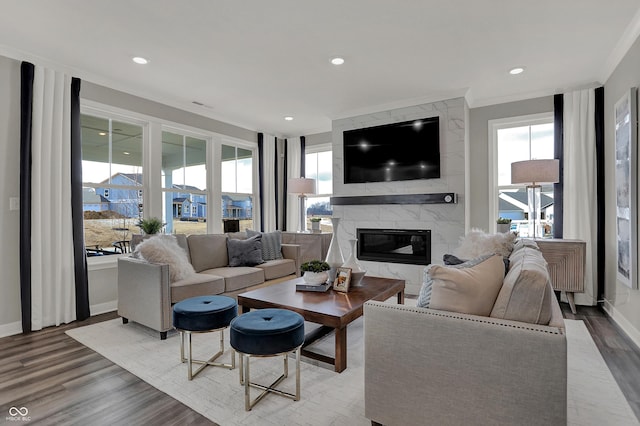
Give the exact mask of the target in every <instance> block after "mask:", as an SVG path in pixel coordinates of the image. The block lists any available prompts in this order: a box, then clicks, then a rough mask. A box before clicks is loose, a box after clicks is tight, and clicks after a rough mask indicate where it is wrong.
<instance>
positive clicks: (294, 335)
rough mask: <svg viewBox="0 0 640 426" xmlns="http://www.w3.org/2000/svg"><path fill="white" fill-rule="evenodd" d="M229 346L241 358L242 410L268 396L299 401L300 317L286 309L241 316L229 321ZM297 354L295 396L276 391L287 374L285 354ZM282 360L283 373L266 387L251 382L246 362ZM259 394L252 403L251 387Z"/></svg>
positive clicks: (302, 328) (301, 328)
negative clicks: (251, 360) (269, 359)
mask: <svg viewBox="0 0 640 426" xmlns="http://www.w3.org/2000/svg"><path fill="white" fill-rule="evenodd" d="M230 329H231V331H230V339H231V347H233V348H234V349H235V350H236V352H238V354H239V355H240V384H242V385H244V407H245V410H247V411H249V410H251V409H252V408H253V407H254V406H255V405H256V404H257V403H258V402H259V401H260V400H261V399H262V398H263V397H264V396H265V395H266V394H267V393H269V392H270V393H275V394H277V395H280V396H284V397H287V398H291V399H293V400H294V401H299V400H300V348H301V347H302V344H303V343H304V319H303V318H302V315H300V314H298V313H296V312H293V311H288V310H286V309H259V310H257V311H251V312H248V313H246V314H242V315H240V316H238V317H236V318H235V319H234V320H233V321H231V325H230ZM291 352H295V354H296V393H295V394H292V393H288V392H284V391H282V390H279V389H276V386H278V385H279V384H280V383H281V382H282V381H283V380H284V379H285V378H287V377H288V375H289V361H288V355H289V353H291ZM273 356H283V357H284V373H283V374H282V375H281V376H280V377H279V378H277V379H276V380H275V381H274V382H273V383H272V384H270V385H268V386H265V385H261V384H257V383H253V382H251V378H250V368H249V360H250V359H251V357H273ZM251 387H254V388H257V389H261V390H262V393H261V394H260V395H258V396H257V397H256V398H255V399H254V400H253V401H252V400H251V394H250V388H251Z"/></svg>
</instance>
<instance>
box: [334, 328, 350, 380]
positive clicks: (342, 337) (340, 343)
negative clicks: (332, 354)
mask: <svg viewBox="0 0 640 426" xmlns="http://www.w3.org/2000/svg"><path fill="white" fill-rule="evenodd" d="M335 330H336V358H335V371H336V372H338V373H342V372H343V371H344V370H345V369H346V368H347V327H344V328H336V329H335Z"/></svg>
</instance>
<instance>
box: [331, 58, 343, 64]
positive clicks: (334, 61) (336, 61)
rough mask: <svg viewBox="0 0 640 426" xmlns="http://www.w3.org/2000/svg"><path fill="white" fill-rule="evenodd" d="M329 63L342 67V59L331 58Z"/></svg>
mask: <svg viewBox="0 0 640 426" xmlns="http://www.w3.org/2000/svg"><path fill="white" fill-rule="evenodd" d="M331 63H332V64H333V65H342V64H344V59H342V58H333V59H332V60H331Z"/></svg>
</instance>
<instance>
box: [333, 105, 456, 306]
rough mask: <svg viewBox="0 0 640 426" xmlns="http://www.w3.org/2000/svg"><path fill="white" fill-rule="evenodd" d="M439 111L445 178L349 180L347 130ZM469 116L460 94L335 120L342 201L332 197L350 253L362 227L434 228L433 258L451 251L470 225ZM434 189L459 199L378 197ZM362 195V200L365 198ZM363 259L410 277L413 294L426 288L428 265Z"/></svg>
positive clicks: (370, 269)
mask: <svg viewBox="0 0 640 426" xmlns="http://www.w3.org/2000/svg"><path fill="white" fill-rule="evenodd" d="M433 116H438V117H439V118H440V158H441V163H440V170H441V177H440V178H439V179H425V180H415V181H401V182H376V183H358V184H344V183H343V176H344V174H343V139H342V133H343V132H344V131H345V130H352V129H357V128H364V127H370V126H377V125H383V124H389V123H395V122H402V121H408V120H415V119H419V118H425V117H433ZM467 116H468V108H467V105H466V102H465V100H464V98H456V99H450V100H445V101H439V102H433V103H427V104H421V105H416V106H412V107H406V108H398V109H393V110H389V111H382V112H378V113H373V114H366V115H361V116H357V117H349V118H343V119H339V120H334V121H333V123H332V139H333V147H332V148H333V197H334V198H335V199H336V200H339V201H338V202H337V203H334V202H332V205H333V215H334V216H335V217H339V218H340V224H339V226H338V242H339V244H340V247H341V249H342V252H343V255H344V257H345V259H346V258H347V257H348V256H349V254H350V250H351V249H350V246H349V242H348V240H350V239H356V238H357V231H356V230H357V229H358V228H383V229H430V230H431V261H432V262H433V263H441V262H442V256H443V255H444V254H446V253H451V251H452V250H453V249H454V248H455V247H456V246H457V245H458V243H459V240H460V237H462V236H464V234H465V229H466V222H465V221H466V199H467V197H466V188H467V187H468V183H467V180H468V177H467V175H466V169H467V168H466V167H465V163H466V162H467V161H468V158H467V154H466V153H467V152H468V146H467V136H466V135H467ZM417 148H418V147H417ZM429 194H453V195H454V196H455V197H456V201H457V202H451V203H446V202H444V203H435V204H434V203H432V202H429V201H425V200H422V199H419V198H418V199H417V200H416V201H413V202H412V201H410V200H409V201H407V203H406V204H404V203H403V204H395V203H391V204H388V203H384V202H381V201H380V200H379V199H377V198H376V197H378V196H387V197H388V196H401V197H400V198H406V197H409V198H411V197H410V196H424V195H429ZM345 198H346V199H349V200H350V201H349V203H342V202H340V201H342V200H344V199H345ZM391 198H392V199H393V197H391ZM427 198H428V197H427ZM358 199H360V200H361V201H362V202H361V203H359V202H358ZM383 199H384V197H383ZM369 202H371V203H369ZM378 202H379V203H378ZM353 203H357V204H353ZM360 263H361V264H362V266H363V267H364V268H365V269H366V270H367V274H368V275H377V276H382V277H390V278H400V279H404V280H405V282H406V293H407V294H418V293H419V291H420V287H421V285H422V274H423V270H424V265H412V264H399V263H388V262H373V261H365V260H361V261H360Z"/></svg>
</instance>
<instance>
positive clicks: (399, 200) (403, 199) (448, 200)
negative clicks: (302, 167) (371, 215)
mask: <svg viewBox="0 0 640 426" xmlns="http://www.w3.org/2000/svg"><path fill="white" fill-rule="evenodd" d="M330 202H331V205H332V206H347V205H364V204H456V203H457V202H458V196H457V194H456V193H454V192H441V193H436V194H402V195H364V196H350V197H331V200H330Z"/></svg>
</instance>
